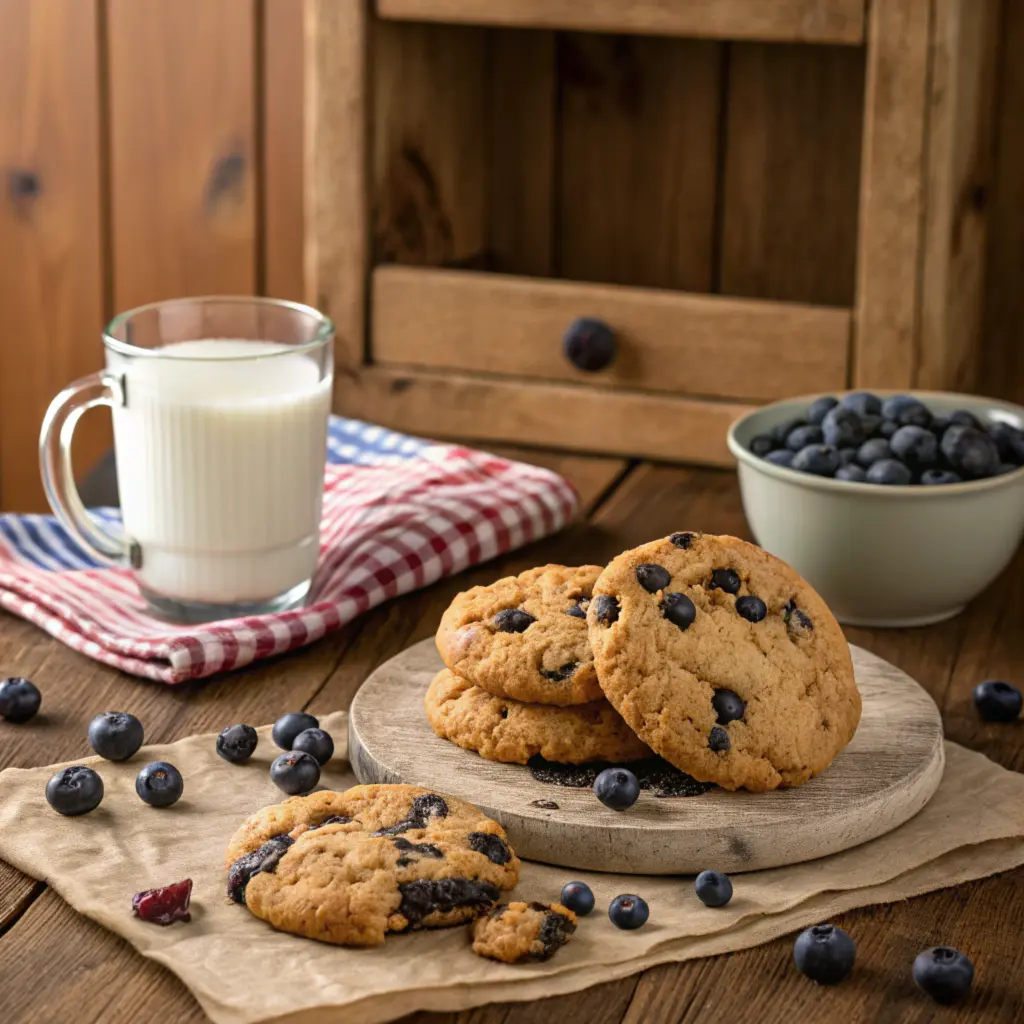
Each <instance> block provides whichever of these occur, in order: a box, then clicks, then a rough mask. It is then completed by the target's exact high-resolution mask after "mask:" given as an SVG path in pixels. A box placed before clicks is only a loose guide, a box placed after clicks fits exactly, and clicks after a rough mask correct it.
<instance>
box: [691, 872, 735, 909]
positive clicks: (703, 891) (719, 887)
mask: <svg viewBox="0 0 1024 1024" xmlns="http://www.w3.org/2000/svg"><path fill="white" fill-rule="evenodd" d="M693 887H694V888H695V889H696V890H697V899H699V900H700V901H701V903H703V904H704V906H705V907H724V906H725V905H726V903H728V902H729V900H731V899H732V882H731V881H730V880H729V876H728V875H726V874H723V873H722V872H721V871H702V872H701V873H700V874H699V875H698V876H697V880H696V882H694V883H693Z"/></svg>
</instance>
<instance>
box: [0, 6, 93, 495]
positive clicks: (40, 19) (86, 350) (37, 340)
mask: <svg viewBox="0 0 1024 1024" xmlns="http://www.w3.org/2000/svg"><path fill="white" fill-rule="evenodd" d="M0 26H2V28H0V175H2V180H0V240H2V241H0V322H2V324H3V337H2V339H0V509H2V510H7V511H21V512H30V511H31V512H41V511H44V510H45V509H46V500H45V498H44V496H43V489H42V486H41V484H40V480H39V460H38V456H37V455H36V444H37V438H38V436H39V428H40V425H41V424H42V420H43V414H44V413H45V411H46V407H47V406H48V405H49V402H50V399H51V398H53V396H54V395H56V394H57V392H58V391H60V390H61V388H63V387H64V386H65V385H67V384H69V383H71V381H72V380H74V379H75V378H77V377H81V376H84V375H85V374H86V373H90V372H91V371H93V370H97V369H99V368H100V367H101V366H102V365H103V349H102V346H101V344H100V329H101V328H102V326H103V321H104V318H105V316H106V314H107V312H108V310H107V309H106V301H105V290H106V287H107V270H108V268H107V264H106V259H105V253H104V239H103V230H104V228H103V223H102V217H101V211H102V203H103V200H102V195H103V184H102V180H101V160H102V156H101V153H102V139H101V127H100V84H99V83H100V79H99V46H100V41H99V33H98V20H97V7H96V4H95V3H94V2H92V0H0ZM109 444H110V419H109V417H108V416H106V415H98V414H94V415H91V416H87V417H86V419H85V421H84V422H83V424H82V427H81V428H80V429H79V431H78V435H77V439H76V447H75V456H76V459H77V461H78V463H79V465H80V466H81V467H83V468H88V467H89V466H90V465H92V463H93V462H94V461H95V460H96V458H97V457H98V456H99V455H100V453H101V452H102V451H103V450H104V449H105V448H107V447H108V446H109Z"/></svg>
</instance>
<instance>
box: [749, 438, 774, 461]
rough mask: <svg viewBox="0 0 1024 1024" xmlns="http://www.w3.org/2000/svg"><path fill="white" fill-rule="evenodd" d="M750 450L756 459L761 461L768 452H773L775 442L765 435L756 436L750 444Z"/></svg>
mask: <svg viewBox="0 0 1024 1024" xmlns="http://www.w3.org/2000/svg"><path fill="white" fill-rule="evenodd" d="M750 450H751V451H752V452H753V453H754V454H755V455H756V456H757V457H758V458H761V459H763V458H764V457H765V456H766V455H767V454H768V453H769V452H770V451H774V450H775V442H774V441H773V440H772V439H771V438H770V437H769V436H768V435H767V434H758V435H757V437H755V438H754V440H753V441H751V442H750Z"/></svg>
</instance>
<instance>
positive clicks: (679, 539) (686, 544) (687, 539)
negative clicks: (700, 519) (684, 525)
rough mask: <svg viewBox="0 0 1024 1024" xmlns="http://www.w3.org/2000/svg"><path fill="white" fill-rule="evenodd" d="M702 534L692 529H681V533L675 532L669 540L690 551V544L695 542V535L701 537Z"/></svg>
mask: <svg viewBox="0 0 1024 1024" xmlns="http://www.w3.org/2000/svg"><path fill="white" fill-rule="evenodd" d="M699 536H700V534H697V533H693V532H692V531H691V530H681V531H680V532H679V533H673V534H672V535H671V536H670V537H669V540H670V541H671V542H672V543H673V545H674V546H675V547H677V548H679V549H680V550H682V551H689V550H690V545H691V544H693V539H694V537H699Z"/></svg>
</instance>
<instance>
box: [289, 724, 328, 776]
mask: <svg viewBox="0 0 1024 1024" xmlns="http://www.w3.org/2000/svg"><path fill="white" fill-rule="evenodd" d="M292 750H302V751H305V753H307V754H312V755H313V757H315V758H316V762H317V764H318V765H320V767H321V768H322V767H323V766H324V765H325V764H327V762H328V761H330V759H331V758H332V757H334V740H333V739H331V734H330V733H328V732H324V731H323V729H303V730H302V732H300V733H299V735H298V736H296V737H295V741H294V742H293V743H292Z"/></svg>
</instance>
